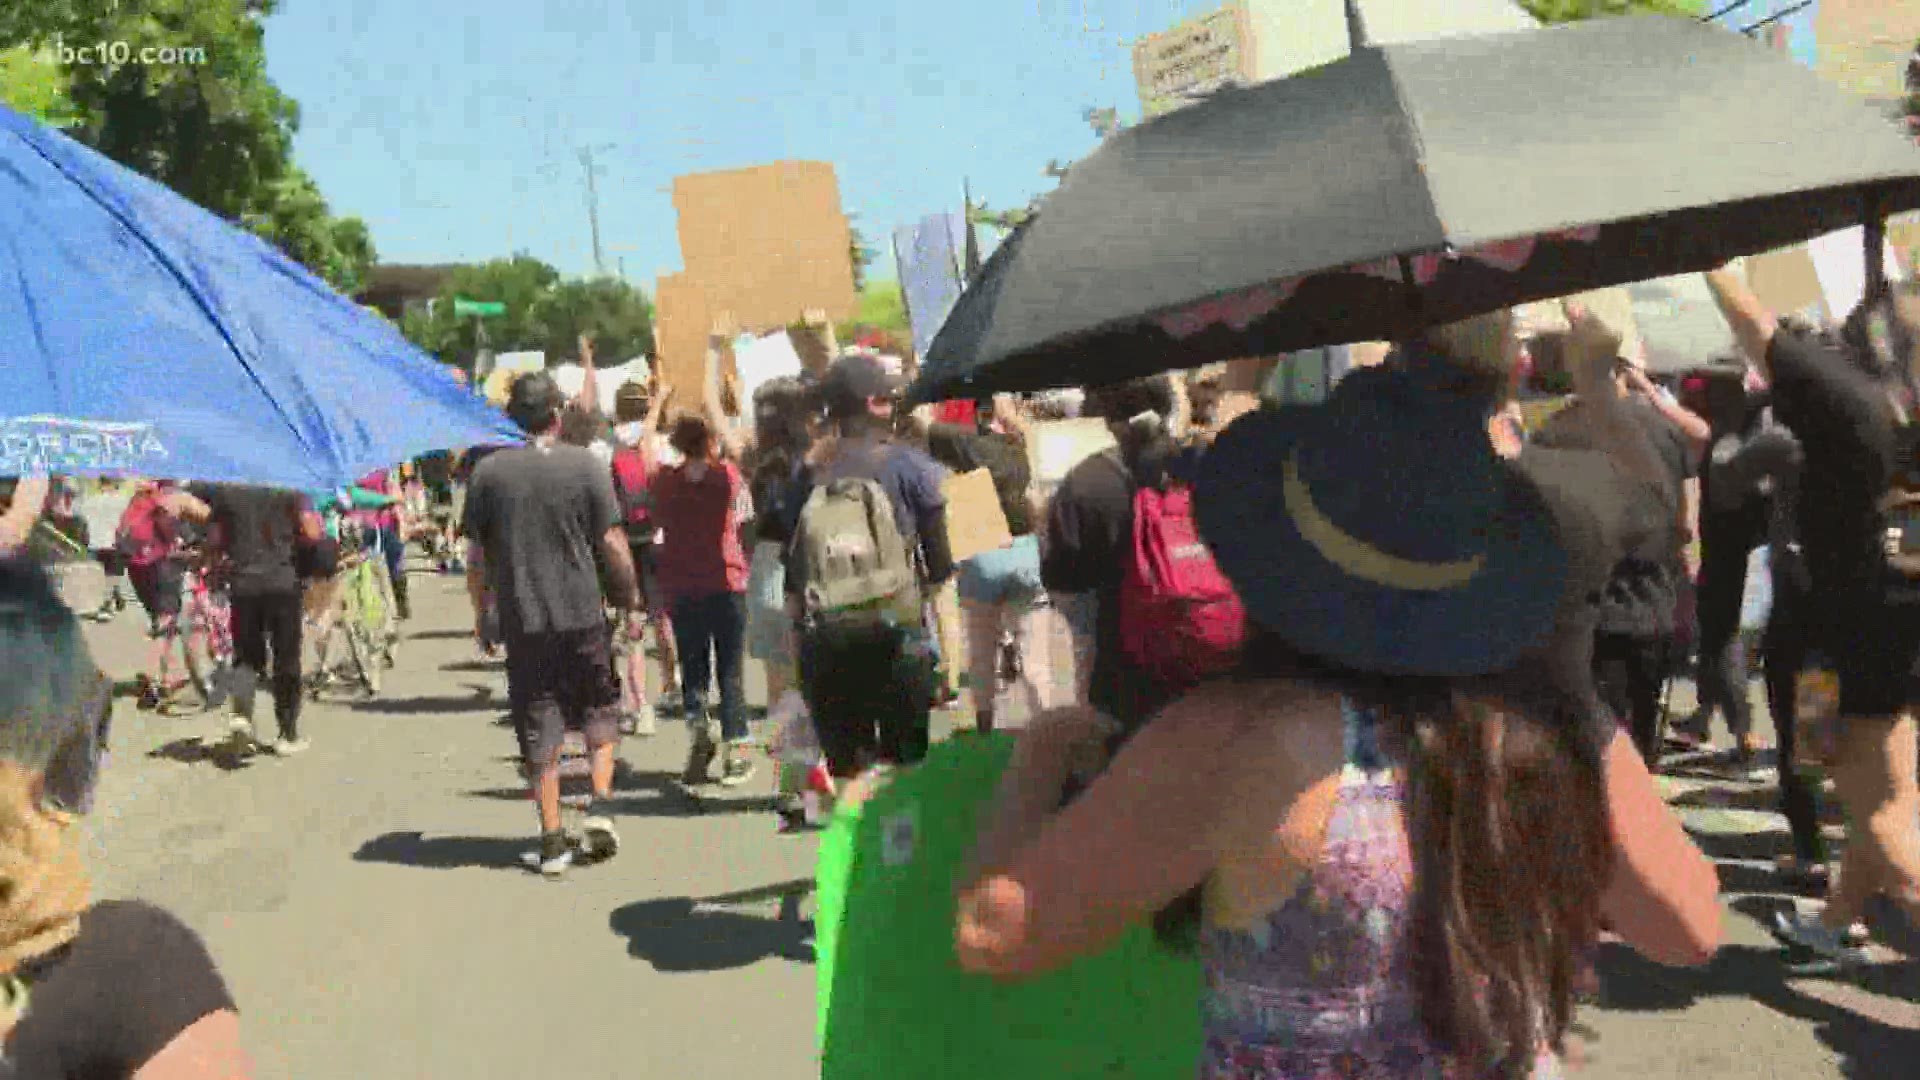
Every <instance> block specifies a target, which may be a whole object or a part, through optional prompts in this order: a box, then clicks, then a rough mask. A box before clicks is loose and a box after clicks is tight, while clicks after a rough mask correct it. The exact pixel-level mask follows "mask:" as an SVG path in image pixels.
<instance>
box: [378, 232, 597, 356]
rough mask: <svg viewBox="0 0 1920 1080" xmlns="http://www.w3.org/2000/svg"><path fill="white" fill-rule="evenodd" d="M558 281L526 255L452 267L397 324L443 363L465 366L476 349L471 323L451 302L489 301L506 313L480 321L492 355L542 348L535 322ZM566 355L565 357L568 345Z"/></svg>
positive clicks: (542, 333) (552, 271) (543, 340)
mask: <svg viewBox="0 0 1920 1080" xmlns="http://www.w3.org/2000/svg"><path fill="white" fill-rule="evenodd" d="M559 281H560V271H558V270H555V269H554V268H553V267H551V266H549V265H547V264H546V263H544V262H541V261H540V260H539V259H536V258H533V257H532V256H530V255H524V254H516V255H514V256H513V257H512V258H507V259H494V260H491V261H489V262H484V263H474V264H471V265H468V266H461V267H457V268H455V270H454V271H453V273H452V274H450V275H449V276H448V279H447V284H446V285H445V287H443V288H442V289H441V290H440V295H439V296H437V297H435V298H434V301H433V302H432V303H431V304H429V305H426V306H424V307H422V308H419V309H415V310H412V311H409V312H407V313H406V317H405V318H403V319H402V320H401V322H400V330H401V333H403V334H405V335H406V337H407V340H409V341H411V342H413V343H414V344H415V345H418V346H420V347H421V348H422V349H425V350H426V351H428V352H430V353H432V354H434V355H435V356H438V357H439V358H440V359H441V360H444V361H446V362H448V363H458V364H462V365H465V364H466V363H468V362H469V361H471V359H472V357H473V354H474V352H475V350H476V349H478V347H479V339H478V337H477V336H476V334H475V331H474V323H475V320H474V319H473V318H471V317H468V318H461V317H459V316H457V315H455V314H454V311H453V301H454V299H455V298H456V297H457V298H460V299H464V300H490V301H496V302H498V303H502V304H505V305H506V308H507V310H506V313H505V314H504V315H501V316H499V317H497V318H489V319H487V320H486V335H487V344H488V345H489V346H490V347H491V348H493V349H494V350H495V351H498V352H513V351H518V350H521V349H545V348H547V344H548V342H547V335H546V332H545V330H544V329H543V328H542V327H541V325H540V323H539V321H538V320H537V319H536V318H535V308H536V307H537V306H538V305H539V303H540V301H541V299H542V298H543V297H544V296H545V295H546V294H547V292H548V291H549V290H551V289H552V288H553V286H554V285H556V284H557V283H558V282H559ZM566 351H567V352H571V351H572V348H571V346H570V345H569V347H568V349H567V350H566Z"/></svg>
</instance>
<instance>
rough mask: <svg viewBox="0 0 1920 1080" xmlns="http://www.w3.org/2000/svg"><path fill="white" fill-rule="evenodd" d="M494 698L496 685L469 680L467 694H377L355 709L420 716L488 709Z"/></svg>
mask: <svg viewBox="0 0 1920 1080" xmlns="http://www.w3.org/2000/svg"><path fill="white" fill-rule="evenodd" d="M493 700H494V692H493V687H491V686H481V685H479V684H477V683H469V684H467V692H466V693H464V694H424V695H421V696H419V697H410V698H374V699H372V700H370V701H362V702H357V703H356V704H355V705H354V706H353V710H354V711H355V712H369V713H380V714H382V715H385V716H418V715H421V714H424V713H459V712H472V711H473V710H475V709H485V708H487V707H489V706H490V705H491V704H492V703H493Z"/></svg>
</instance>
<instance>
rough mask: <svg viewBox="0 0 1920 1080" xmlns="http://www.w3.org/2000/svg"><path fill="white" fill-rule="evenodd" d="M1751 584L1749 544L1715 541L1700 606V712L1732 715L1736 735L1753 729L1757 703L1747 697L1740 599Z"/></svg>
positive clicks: (1703, 571)
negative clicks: (1755, 704)
mask: <svg viewBox="0 0 1920 1080" xmlns="http://www.w3.org/2000/svg"><path fill="white" fill-rule="evenodd" d="M1716 548H1718V549H1719V550H1715V549H1716ZM1746 584H1747V549H1746V548H1743V547H1740V546H1738V545H1726V544H1716V545H1715V546H1714V547H1710V548H1708V549H1707V551H1706V558H1705V560H1704V561H1703V563H1702V565H1701V570H1700V591H1699V603H1698V606H1697V609H1696V610H1697V611H1698V612H1699V616H1698V622H1699V627H1700V648H1699V656H1700V663H1699V667H1698V669H1697V674H1698V683H1699V688H1700V709H1701V718H1702V719H1703V720H1704V719H1707V718H1709V717H1710V715H1711V710H1713V709H1716V708H1717V709H1720V710H1721V711H1722V712H1723V713H1724V714H1725V715H1726V718H1727V733H1728V734H1730V735H1732V736H1733V737H1735V738H1741V737H1743V736H1745V735H1747V734H1748V733H1749V732H1751V731H1752V730H1753V706H1752V704H1751V703H1750V702H1749V701H1748V699H1747V657H1746V648H1745V646H1744V644H1743V643H1742V642H1741V640H1740V601H1741V598H1742V597H1743V595H1744V594H1745V592H1746Z"/></svg>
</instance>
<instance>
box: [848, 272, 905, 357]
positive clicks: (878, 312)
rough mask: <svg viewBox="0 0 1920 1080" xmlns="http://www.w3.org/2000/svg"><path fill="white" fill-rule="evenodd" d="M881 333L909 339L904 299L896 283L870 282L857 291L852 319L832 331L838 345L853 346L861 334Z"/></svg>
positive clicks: (898, 284)
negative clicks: (857, 307)
mask: <svg viewBox="0 0 1920 1080" xmlns="http://www.w3.org/2000/svg"><path fill="white" fill-rule="evenodd" d="M876 332H877V333H884V334H888V335H893V336H897V337H902V338H908V339H911V338H912V336H913V331H912V327H911V326H909V325H908V322H907V298H906V295H905V294H904V293H902V292H901V291H900V283H899V282H897V281H869V282H867V284H866V287H865V288H863V289H861V290H860V309H859V310H858V311H857V312H855V314H854V316H853V318H852V319H850V320H848V321H847V322H844V323H841V324H840V325H839V326H836V327H834V334H835V335H836V336H837V337H838V338H839V339H840V341H841V342H843V343H847V342H852V341H854V340H855V339H856V338H858V337H860V336H861V335H862V334H870V333H876Z"/></svg>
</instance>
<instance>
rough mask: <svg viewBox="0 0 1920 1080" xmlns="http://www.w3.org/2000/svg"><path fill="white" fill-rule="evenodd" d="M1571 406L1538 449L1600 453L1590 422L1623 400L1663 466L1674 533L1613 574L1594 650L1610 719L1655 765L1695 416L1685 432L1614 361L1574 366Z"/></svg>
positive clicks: (1638, 373) (1653, 394) (1693, 461)
mask: <svg viewBox="0 0 1920 1080" xmlns="http://www.w3.org/2000/svg"><path fill="white" fill-rule="evenodd" d="M1571 374H1572V375H1573V378H1574V380H1575V382H1574V394H1575V396H1574V400H1573V402H1572V403H1571V404H1569V405H1567V406H1566V407H1565V408H1563V409H1561V410H1560V411H1559V412H1557V413H1555V414H1554V415H1553V416H1552V417H1551V418H1549V419H1548V420H1547V422H1546V423H1545V424H1543V425H1542V426H1541V429H1540V431H1539V432H1538V433H1537V434H1536V435H1535V436H1534V438H1533V440H1532V444H1533V445H1535V446H1538V447H1540V448H1542V449H1598V447H1597V446H1596V445H1595V443H1594V441H1593V439H1592V438H1591V429H1592V426H1593V424H1592V415H1593V414H1594V412H1595V410H1598V409H1602V408H1605V407H1607V405H1608V401H1607V400H1605V399H1611V400H1612V401H1618V402H1621V403H1623V404H1624V405H1625V406H1626V408H1625V412H1624V414H1623V415H1626V416H1629V417H1631V418H1632V420H1633V421H1634V423H1636V424H1637V425H1639V427H1640V429H1641V433H1642V436H1643V438H1644V439H1645V440H1646V442H1647V443H1648V444H1650V445H1651V446H1652V447H1653V448H1654V450H1655V451H1656V453H1658V455H1659V460H1660V463H1661V464H1662V465H1663V466H1664V469H1663V471H1664V476H1663V477H1662V486H1663V487H1664V488H1665V489H1666V490H1667V491H1668V493H1669V494H1670V495H1671V496H1672V499H1671V505H1673V506H1674V507H1675V508H1676V510H1675V516H1674V520H1673V527H1672V528H1671V529H1669V530H1665V531H1664V532H1662V533H1661V534H1659V535H1658V536H1657V537H1655V538H1653V539H1651V540H1649V542H1648V543H1647V544H1646V545H1644V546H1643V547H1641V548H1640V549H1638V550H1635V551H1631V552H1629V553H1628V554H1627V555H1626V557H1624V558H1622V559H1621V560H1620V563H1619V565H1617V566H1615V567H1614V571H1613V575H1612V577H1611V578H1610V579H1609V580H1608V581H1607V584H1606V587H1605V589H1604V590H1602V592H1601V601H1600V612H1599V616H1600V617H1599V621H1598V625H1597V627H1596V630H1595V635H1596V636H1595V639H1594V646H1593V664H1594V679H1595V681H1596V682H1597V683H1598V685H1599V688H1600V694H1601V697H1602V698H1603V700H1605V701H1606V703H1607V704H1608V706H1609V707H1610V708H1612V710H1613V712H1614V714H1615V715H1616V716H1618V717H1620V718H1622V719H1624V720H1625V721H1626V722H1627V725H1628V730H1629V731H1631V732H1632V733H1633V739H1634V744H1635V745H1636V746H1638V747H1640V750H1641V753H1642V754H1643V755H1644V756H1645V758H1646V761H1647V765H1648V767H1649V768H1652V767H1654V766H1655V765H1657V764H1658V763H1659V760H1660V756H1659V755H1660V746H1659V745H1658V744H1659V739H1660V708H1661V705H1660V699H1661V688H1662V687H1663V686H1664V685H1665V683H1666V680H1667V679H1668V677H1669V676H1670V674H1671V672H1672V665H1673V663H1674V651H1675V650H1674V634H1675V632H1676V629H1677V622H1676V613H1677V612H1678V610H1679V605H1680V581H1681V579H1682V578H1683V577H1684V576H1685V562H1684V557H1683V554H1682V549H1683V548H1685V547H1686V545H1687V543H1688V541H1689V537H1690V536H1691V532H1690V529H1689V527H1688V525H1687V523H1686V519H1687V516H1688V510H1687V505H1686V499H1685V497H1684V494H1683V492H1684V489H1685V486H1686V482H1687V481H1688V480H1689V479H1691V478H1692V477H1693V475H1694V473H1695V472H1696V471H1697V463H1698V461H1699V454H1698V451H1697V450H1696V449H1695V447H1694V446H1693V443H1692V433H1693V432H1694V431H1696V430H1697V425H1696V423H1695V422H1696V421H1698V418H1697V417H1693V416H1692V414H1691V413H1688V414H1687V417H1688V419H1687V421H1686V426H1685V427H1684V428H1683V427H1682V425H1681V423H1680V422H1678V421H1676V419H1674V418H1673V417H1672V416H1670V415H1669V413H1672V412H1674V411H1675V410H1677V409H1678V408H1679V405H1678V403H1677V402H1671V403H1670V402H1667V401H1666V400H1665V399H1664V398H1663V397H1662V396H1661V395H1660V394H1659V393H1658V391H1656V389H1655V388H1654V387H1653V385H1652V383H1651V382H1649V381H1648V379H1647V377H1646V373H1645V372H1643V371H1642V370H1640V368H1639V367H1637V366H1635V365H1633V364H1631V363H1628V362H1626V361H1624V360H1617V361H1616V363H1615V364H1614V366H1613V368H1612V370H1611V371H1610V372H1608V371H1603V370H1602V369H1599V368H1597V367H1591V366H1580V365H1576V366H1575V368H1574V370H1573V371H1572V372H1571Z"/></svg>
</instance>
